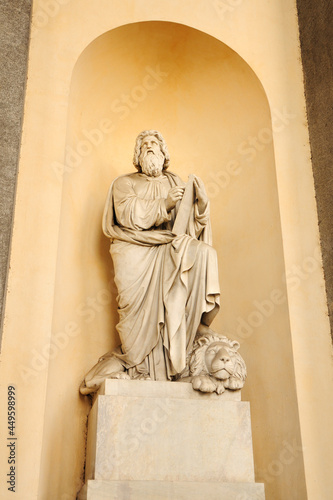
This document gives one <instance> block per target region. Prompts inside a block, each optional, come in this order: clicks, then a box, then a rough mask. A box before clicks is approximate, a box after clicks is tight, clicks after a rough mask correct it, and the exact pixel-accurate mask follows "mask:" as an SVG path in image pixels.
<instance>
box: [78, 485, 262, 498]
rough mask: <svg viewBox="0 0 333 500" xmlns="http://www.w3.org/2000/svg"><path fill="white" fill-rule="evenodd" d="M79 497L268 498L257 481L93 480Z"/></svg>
mask: <svg viewBox="0 0 333 500" xmlns="http://www.w3.org/2000/svg"><path fill="white" fill-rule="evenodd" d="M78 500H265V493H264V485H263V484H256V483H206V482H200V483H199V482H186V481H182V482H180V481H178V482H173V483H170V482H167V481H93V480H90V481H88V483H87V485H85V486H84V488H83V489H82V491H81V493H80V495H79V497H78Z"/></svg>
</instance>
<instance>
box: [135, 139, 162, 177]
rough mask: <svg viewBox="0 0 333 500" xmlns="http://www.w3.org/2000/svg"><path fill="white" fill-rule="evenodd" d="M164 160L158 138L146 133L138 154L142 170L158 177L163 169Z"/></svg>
mask: <svg viewBox="0 0 333 500" xmlns="http://www.w3.org/2000/svg"><path fill="white" fill-rule="evenodd" d="M164 160H165V158H164V154H163V153H162V151H161V148H160V144H159V142H158V139H157V138H156V137H155V136H153V135H147V137H145V138H144V139H143V140H142V143H141V151H140V156H139V162H140V166H141V169H142V172H143V173H144V174H146V175H149V176H152V177H158V176H159V175H161V173H162V171H163V165H164Z"/></svg>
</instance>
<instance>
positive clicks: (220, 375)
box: [180, 328, 246, 394]
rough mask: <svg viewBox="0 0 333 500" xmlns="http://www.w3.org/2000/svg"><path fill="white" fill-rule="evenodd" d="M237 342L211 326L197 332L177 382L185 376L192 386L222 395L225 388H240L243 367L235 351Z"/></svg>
mask: <svg viewBox="0 0 333 500" xmlns="http://www.w3.org/2000/svg"><path fill="white" fill-rule="evenodd" d="M238 349H239V343H238V342H237V341H235V340H229V339H228V338H227V337H224V336H221V335H218V334H217V333H216V332H214V331H213V330H211V329H210V328H205V331H199V332H198V334H197V337H196V339H195V342H194V344H193V349H192V351H191V353H190V356H189V360H188V368H187V370H186V372H184V373H183V374H182V376H181V379H180V381H185V380H184V379H187V380H188V381H190V382H191V383H192V387H193V389H195V390H197V391H201V392H216V393H217V394H222V393H223V392H224V391H225V390H226V389H229V390H232V391H234V390H237V389H241V388H242V387H243V385H244V382H245V379H246V366H245V363H244V360H243V358H242V357H241V355H240V354H239V353H238Z"/></svg>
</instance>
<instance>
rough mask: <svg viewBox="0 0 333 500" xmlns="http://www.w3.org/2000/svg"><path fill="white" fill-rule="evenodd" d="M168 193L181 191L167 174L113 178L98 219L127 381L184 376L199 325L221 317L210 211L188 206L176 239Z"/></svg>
mask: <svg viewBox="0 0 333 500" xmlns="http://www.w3.org/2000/svg"><path fill="white" fill-rule="evenodd" d="M174 186H184V183H183V182H182V181H181V179H180V178H179V177H178V176H176V175H175V174H173V173H171V172H167V171H165V172H164V173H163V175H162V176H160V177H158V178H155V177H150V176H147V175H145V174H143V173H133V174H129V175H125V176H121V177H118V178H117V179H115V181H114V182H113V183H112V185H111V187H110V190H109V193H108V197H107V201H106V206H105V210H104V216H103V231H104V234H105V235H106V236H107V237H109V238H110V240H111V246H110V253H111V256H112V259H113V263H114V271H115V283H116V286H117V289H118V297H117V302H118V313H119V323H118V324H117V330H118V333H119V336H120V340H121V350H118V351H117V352H115V353H114V355H115V356H117V358H119V360H120V361H121V362H122V364H123V366H124V367H125V368H126V369H127V370H128V371H129V373H130V374H131V375H132V376H140V375H143V376H144V375H147V376H149V377H150V378H152V379H158V380H166V379H170V378H172V377H173V376H175V375H177V374H179V373H181V372H182V371H183V370H184V369H185V367H186V356H187V354H188V352H189V350H190V348H191V346H192V343H193V340H194V337H195V335H196V332H197V328H198V326H199V324H200V322H202V323H204V324H206V325H208V326H209V325H210V323H211V322H212V320H213V318H214V317H215V315H216V314H217V312H218V309H219V295H220V293H219V292H220V291H219V280H218V267H217V255H216V252H215V250H214V249H213V248H212V246H211V228H210V221H209V204H208V205H207V207H206V209H205V211H204V212H203V213H199V210H198V206H197V203H194V205H193V207H192V212H191V216H190V220H189V223H188V226H187V230H186V234H183V235H181V236H176V235H174V234H173V233H172V227H173V223H174V220H175V217H176V214H177V211H178V209H179V203H178V204H177V206H176V207H175V208H174V209H173V210H172V211H171V212H170V213H168V212H167V211H166V208H165V200H166V198H167V195H168V191H169V190H170V188H172V187H174Z"/></svg>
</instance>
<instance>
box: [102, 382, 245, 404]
mask: <svg viewBox="0 0 333 500" xmlns="http://www.w3.org/2000/svg"><path fill="white" fill-rule="evenodd" d="M98 394H99V395H105V396H137V397H145V398H156V397H157V398H158V397H165V398H184V399H197V400H216V401H240V400H241V391H240V390H237V391H229V390H226V391H225V392H224V393H223V394H220V395H219V394H216V392H213V393H203V392H199V391H195V390H194V389H192V384H191V383H189V382H161V381H156V380H154V381H153V380H121V379H107V380H105V381H104V382H103V384H102V386H101V388H100V390H99V391H98Z"/></svg>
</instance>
